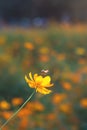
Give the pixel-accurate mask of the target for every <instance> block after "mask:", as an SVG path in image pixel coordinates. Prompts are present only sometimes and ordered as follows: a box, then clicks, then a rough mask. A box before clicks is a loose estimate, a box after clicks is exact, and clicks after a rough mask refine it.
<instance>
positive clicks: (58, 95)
mask: <svg viewBox="0 0 87 130" xmlns="http://www.w3.org/2000/svg"><path fill="white" fill-rule="evenodd" d="M86 42H87V25H54V26H49V27H47V28H29V29H23V28H5V29H2V30H1V31H0V79H1V80H0V101H3V100H5V101H7V102H9V103H10V104H11V101H12V100H13V99H14V98H15V97H21V98H23V99H24V100H25V99H26V98H27V97H28V96H29V94H30V93H31V91H32V90H31V89H30V88H29V87H28V86H27V84H26V83H25V80H24V76H25V74H28V72H32V73H33V74H34V73H40V71H41V70H42V69H48V70H49V71H50V73H49V74H50V76H51V77H52V80H53V81H52V82H54V87H53V93H52V94H50V95H46V97H44V96H41V95H39V94H36V96H35V99H34V100H35V101H37V100H39V101H38V102H42V104H43V105H44V106H45V107H46V108H45V110H44V109H43V110H42V109H41V111H43V112H41V113H38V111H40V110H37V109H38V108H35V110H33V112H31V113H27V116H25V117H26V118H25V119H24V118H22V117H21V120H20V122H19V121H18V123H19V125H17V126H15V127H16V128H14V127H12V126H10V127H11V128H12V130H14V129H17V130H18V129H21V130H22V129H26V130H27V129H28V128H29V129H30V130H34V129H35V130H40V129H41V130H45V129H46V130H49V129H52V130H58V129H59V130H62V129H63V130H86V129H87V124H86V122H87V117H86V114H87V44H86ZM32 102H34V101H32ZM36 103H37V102H36ZM13 108H14V107H13V105H12V104H11V108H10V110H9V112H11V110H14V109H15V108H14V109H13ZM25 108H26V107H25ZM0 109H1V113H0V114H1V117H2V119H7V118H5V116H3V112H2V110H3V109H4V108H3V107H0ZM29 109H30V108H29V107H28V110H29ZM31 109H33V108H31ZM3 111H4V110H3ZM5 111H7V110H5ZM24 113H26V112H25V111H24ZM32 116H33V117H32ZM46 121H48V123H47V124H45V122H46ZM13 122H15V123H17V121H16V120H14V121H13ZM23 122H25V123H24V124H26V125H24V126H23V125H22V124H23ZM29 122H30V123H29ZM28 123H29V124H28ZM29 125H30V126H29ZM19 126H20V127H19ZM8 129H9V128H8Z"/></svg>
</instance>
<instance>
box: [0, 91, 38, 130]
mask: <svg viewBox="0 0 87 130" xmlns="http://www.w3.org/2000/svg"><path fill="white" fill-rule="evenodd" d="M35 92H36V91H34V92H33V93H32V94H31V95H30V96H29V97H28V99H27V100H26V101H25V102H24V103H23V105H22V106H21V107H20V108H19V109H18V110H17V111H16V112H15V113H14V114H13V115H12V116H11V117H10V118H9V119H8V120H7V121H6V122H5V123H4V124H3V125H2V126H1V127H0V130H2V128H3V127H4V126H6V125H7V123H8V122H9V121H10V120H11V119H12V118H13V117H15V116H16V114H17V113H18V112H19V111H20V110H21V109H22V108H23V107H24V106H25V105H26V104H27V102H28V101H29V100H30V99H31V98H32V96H33V95H34V94H35Z"/></svg>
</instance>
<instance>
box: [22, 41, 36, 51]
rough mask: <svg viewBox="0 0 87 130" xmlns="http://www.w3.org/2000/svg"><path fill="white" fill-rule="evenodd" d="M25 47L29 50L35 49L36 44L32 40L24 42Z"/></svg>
mask: <svg viewBox="0 0 87 130" xmlns="http://www.w3.org/2000/svg"><path fill="white" fill-rule="evenodd" d="M24 47H25V48H27V49H29V50H33V49H34V45H33V44H32V43H31V42H26V43H24Z"/></svg>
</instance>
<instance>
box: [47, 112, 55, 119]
mask: <svg viewBox="0 0 87 130" xmlns="http://www.w3.org/2000/svg"><path fill="white" fill-rule="evenodd" d="M46 118H47V120H52V121H54V120H55V118H56V115H55V113H49V114H48V115H47V116H46Z"/></svg>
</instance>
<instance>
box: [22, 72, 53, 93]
mask: <svg viewBox="0 0 87 130" xmlns="http://www.w3.org/2000/svg"><path fill="white" fill-rule="evenodd" d="M25 80H26V82H27V83H28V85H29V86H30V87H31V88H35V89H36V92H39V93H41V94H49V93H51V90H49V89H47V88H49V87H52V86H53V84H52V83H50V82H51V77H50V76H45V77H43V76H42V75H38V74H34V76H33V77H32V74H31V72H30V73H29V78H28V77H27V76H25Z"/></svg>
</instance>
